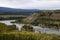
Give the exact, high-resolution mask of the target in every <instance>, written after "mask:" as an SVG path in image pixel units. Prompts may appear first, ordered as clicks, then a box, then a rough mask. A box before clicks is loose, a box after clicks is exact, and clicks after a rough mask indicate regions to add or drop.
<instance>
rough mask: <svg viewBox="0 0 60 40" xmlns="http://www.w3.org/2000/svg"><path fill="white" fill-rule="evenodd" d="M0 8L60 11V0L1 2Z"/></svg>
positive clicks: (12, 0) (11, 0)
mask: <svg viewBox="0 0 60 40" xmlns="http://www.w3.org/2000/svg"><path fill="white" fill-rule="evenodd" d="M0 7H10V8H21V9H60V1H59V0H0Z"/></svg>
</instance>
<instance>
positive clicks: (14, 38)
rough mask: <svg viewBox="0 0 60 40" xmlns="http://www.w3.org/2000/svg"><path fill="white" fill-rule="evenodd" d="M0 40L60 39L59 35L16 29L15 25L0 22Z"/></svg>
mask: <svg viewBox="0 0 60 40" xmlns="http://www.w3.org/2000/svg"><path fill="white" fill-rule="evenodd" d="M0 40H60V35H55V34H41V33H34V32H29V31H28V32H27V31H18V30H16V28H15V26H7V25H5V24H3V23H0Z"/></svg>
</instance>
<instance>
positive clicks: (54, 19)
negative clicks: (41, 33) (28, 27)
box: [23, 11, 60, 28]
mask: <svg viewBox="0 0 60 40" xmlns="http://www.w3.org/2000/svg"><path fill="white" fill-rule="evenodd" d="M23 20H24V22H28V23H30V24H32V25H39V26H42V27H48V28H60V12H56V11H42V12H36V13H33V14H32V15H31V16H28V17H27V18H25V19H23Z"/></svg>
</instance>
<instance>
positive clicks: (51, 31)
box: [0, 20, 60, 35]
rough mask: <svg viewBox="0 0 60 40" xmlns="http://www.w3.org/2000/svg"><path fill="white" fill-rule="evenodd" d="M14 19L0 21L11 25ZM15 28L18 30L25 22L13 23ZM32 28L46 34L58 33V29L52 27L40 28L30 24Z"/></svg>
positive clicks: (59, 31)
mask: <svg viewBox="0 0 60 40" xmlns="http://www.w3.org/2000/svg"><path fill="white" fill-rule="evenodd" d="M14 21H15V20H3V21H0V23H5V24H6V25H13V23H11V22H14ZM15 25H16V28H18V30H19V31H20V30H21V28H22V26H23V25H25V24H15ZM32 27H33V29H34V30H35V32H40V33H47V34H59V35H60V29H58V30H56V29H52V28H42V27H39V26H32Z"/></svg>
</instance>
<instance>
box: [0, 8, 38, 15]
mask: <svg viewBox="0 0 60 40" xmlns="http://www.w3.org/2000/svg"><path fill="white" fill-rule="evenodd" d="M35 11H38V10H37V9H14V8H7V7H0V15H19V14H20V15H30V14H31V13H33V12H35Z"/></svg>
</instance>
